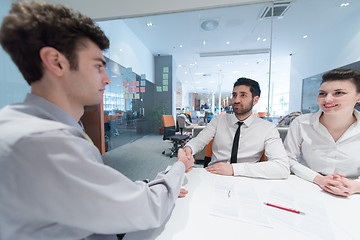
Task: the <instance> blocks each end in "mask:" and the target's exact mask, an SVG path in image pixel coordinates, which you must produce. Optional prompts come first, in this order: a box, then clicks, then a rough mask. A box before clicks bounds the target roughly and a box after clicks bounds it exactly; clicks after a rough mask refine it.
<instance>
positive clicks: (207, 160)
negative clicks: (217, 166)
mask: <svg viewBox="0 0 360 240" xmlns="http://www.w3.org/2000/svg"><path fill="white" fill-rule="evenodd" d="M213 142H214V139H212V140H211V141H210V142H209V143H208V145H206V148H205V157H204V167H207V166H208V165H209V163H210V161H211V157H212V154H213V153H212V144H213ZM265 161H266V158H265V151H264V152H263V154H262V155H261V157H260V160H259V162H265Z"/></svg>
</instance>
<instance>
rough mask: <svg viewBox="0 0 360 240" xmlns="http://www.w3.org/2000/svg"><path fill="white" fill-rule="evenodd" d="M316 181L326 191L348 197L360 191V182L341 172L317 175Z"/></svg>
mask: <svg viewBox="0 0 360 240" xmlns="http://www.w3.org/2000/svg"><path fill="white" fill-rule="evenodd" d="M314 183H316V184H317V185H319V186H320V187H321V188H322V189H323V190H324V191H326V192H329V193H331V194H334V195H338V196H343V197H348V196H350V195H352V194H355V193H360V182H357V181H354V180H351V179H348V178H346V177H345V176H344V175H342V174H339V173H336V174H331V175H327V176H321V175H317V176H316V177H315V178H314Z"/></svg>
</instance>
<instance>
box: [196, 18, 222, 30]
mask: <svg viewBox="0 0 360 240" xmlns="http://www.w3.org/2000/svg"><path fill="white" fill-rule="evenodd" d="M218 26H219V20H217V19H208V20H201V22H200V28H201V29H202V30H205V31H212V30H215V29H216V28H217V27H218Z"/></svg>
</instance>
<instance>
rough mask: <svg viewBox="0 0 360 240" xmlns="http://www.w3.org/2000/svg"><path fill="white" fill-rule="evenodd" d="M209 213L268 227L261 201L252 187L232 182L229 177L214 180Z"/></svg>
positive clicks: (268, 223)
mask: <svg viewBox="0 0 360 240" xmlns="http://www.w3.org/2000/svg"><path fill="white" fill-rule="evenodd" d="M211 214H213V215H216V216H220V217H224V218H230V219H234V220H239V221H244V222H248V223H252V224H256V225H261V226H266V227H270V226H271V225H270V222H269V221H268V218H267V216H266V215H264V214H263V213H262V203H261V202H260V200H259V198H258V195H257V193H256V191H254V189H252V188H251V187H250V186H248V185H244V184H239V183H237V184H233V181H231V180H230V179H226V178H225V179H223V178H219V179H216V180H215V182H214V188H213V201H212V210H211Z"/></svg>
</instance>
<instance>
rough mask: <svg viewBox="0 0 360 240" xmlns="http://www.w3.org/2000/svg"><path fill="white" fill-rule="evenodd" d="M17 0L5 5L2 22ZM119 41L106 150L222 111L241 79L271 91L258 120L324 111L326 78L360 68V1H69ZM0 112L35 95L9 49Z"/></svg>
mask: <svg viewBox="0 0 360 240" xmlns="http://www.w3.org/2000/svg"><path fill="white" fill-rule="evenodd" d="M12 2H13V1H11V0H2V1H1V4H0V17H1V19H2V18H3V17H4V16H5V15H6V14H7V13H8V11H9V9H10V6H11V4H12ZM47 2H53V3H61V4H64V5H66V6H68V7H71V8H74V9H76V10H79V11H80V12H82V13H84V14H86V15H88V16H90V17H92V18H93V19H94V21H96V22H97V24H98V25H99V26H100V27H101V29H103V31H104V32H105V34H106V35H107V36H108V38H109V39H110V49H108V50H107V51H105V52H104V56H105V57H106V60H107V70H106V71H107V74H108V76H109V77H110V79H111V85H109V86H107V89H106V91H105V93H104V100H103V104H102V108H103V113H102V114H103V115H104V119H105V120H104V121H105V122H106V123H108V125H106V127H107V128H108V129H106V128H105V132H107V135H106V138H107V139H105V141H107V147H106V150H111V149H112V148H115V147H117V146H120V145H123V144H125V143H128V142H131V141H134V140H136V139H138V138H140V137H142V136H144V135H147V134H151V133H156V132H157V131H158V128H159V127H160V126H161V124H162V123H161V115H162V114H172V115H174V118H175V117H176V114H178V113H180V112H190V114H191V115H192V117H193V118H194V121H195V122H196V120H197V116H198V115H202V114H204V111H210V112H212V113H213V114H219V113H220V112H224V111H226V110H227V109H228V108H227V106H228V105H230V99H231V91H232V87H233V83H234V82H235V81H236V79H237V78H239V77H248V78H252V79H254V80H257V81H258V82H259V83H260V87H261V90H262V93H261V98H260V102H259V103H258V104H257V105H256V106H255V107H254V113H255V114H257V113H266V114H265V116H266V118H267V119H268V120H269V121H273V122H274V123H276V122H277V121H278V119H279V118H280V117H282V116H284V115H286V114H288V113H291V112H294V111H302V112H303V113H307V112H314V111H318V107H317V104H316V94H317V90H318V89H317V88H318V86H319V83H320V81H321V75H322V73H324V72H326V71H328V70H331V69H334V68H339V67H345V66H350V67H354V68H358V69H359V68H360V66H359V59H360V51H359V44H358V43H359V42H360V15H359V14H358V11H359V10H360V1H356V0H351V1H350V0H347V1H346V0H317V1H313V0H289V1H256V0H226V1H206V0H201V1H196V2H194V1H189V0H186V1H181V2H177V3H175V2H169V1H166V0H153V1H136V2H135V1H134V2H130V1H115V0H108V1H102V2H98V1H93V0H91V1H85V0H79V1H70V0H62V1H61V0H48V1H47ZM0 61H1V64H0V74H1V76H2V77H1V80H0V107H3V106H5V105H7V104H11V103H15V102H21V101H23V99H24V97H25V95H26V94H27V93H28V92H29V91H30V87H29V86H28V85H27V83H26V82H25V80H23V77H22V76H21V74H20V72H19V71H18V69H17V67H16V66H15V65H14V64H13V63H12V61H11V59H10V57H9V56H8V55H7V53H5V52H4V51H3V49H1V50H0Z"/></svg>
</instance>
